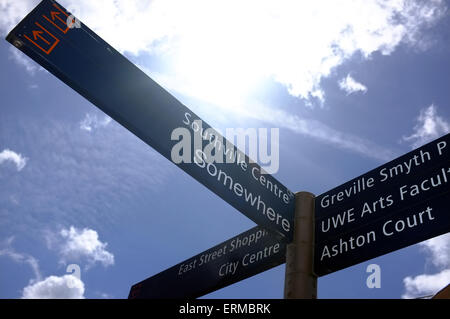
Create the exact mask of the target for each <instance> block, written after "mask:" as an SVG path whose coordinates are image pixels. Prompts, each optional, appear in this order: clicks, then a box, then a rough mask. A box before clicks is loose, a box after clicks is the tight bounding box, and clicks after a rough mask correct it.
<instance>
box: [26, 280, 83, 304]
mask: <svg viewBox="0 0 450 319" xmlns="http://www.w3.org/2000/svg"><path fill="white" fill-rule="evenodd" d="M22 298H23V299H84V283H83V282H82V281H81V280H80V279H79V278H77V277H76V276H74V275H64V276H61V277H58V276H50V277H47V278H45V279H44V280H42V281H38V282H34V283H30V285H28V286H26V287H25V288H24V289H23V292H22Z"/></svg>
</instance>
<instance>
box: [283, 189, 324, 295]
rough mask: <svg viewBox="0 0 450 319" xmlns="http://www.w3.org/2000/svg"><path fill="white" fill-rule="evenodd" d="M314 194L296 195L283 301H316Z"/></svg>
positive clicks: (300, 193) (287, 254)
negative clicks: (284, 299) (292, 234)
mask: <svg viewBox="0 0 450 319" xmlns="http://www.w3.org/2000/svg"><path fill="white" fill-rule="evenodd" d="M314 197H315V196H314V194H311V193H309V192H298V193H296V194H295V217H294V239H293V241H292V243H290V244H288V245H287V250H286V276H285V281H284V298H286V299H316V298H317V276H316V275H315V274H314V268H313V263H314Z"/></svg>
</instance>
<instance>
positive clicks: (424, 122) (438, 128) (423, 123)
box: [403, 104, 450, 149]
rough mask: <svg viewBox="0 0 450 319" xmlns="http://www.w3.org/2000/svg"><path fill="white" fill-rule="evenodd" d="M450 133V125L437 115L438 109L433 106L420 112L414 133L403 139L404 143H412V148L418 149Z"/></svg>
mask: <svg viewBox="0 0 450 319" xmlns="http://www.w3.org/2000/svg"><path fill="white" fill-rule="evenodd" d="M449 132H450V123H449V122H447V121H446V120H444V119H443V118H442V117H440V116H438V115H437V108H436V106H435V105H434V104H431V105H430V106H428V107H427V108H425V109H423V110H421V111H420V115H419V117H418V118H417V124H416V126H414V133H413V134H412V135H410V136H406V137H403V140H404V141H407V142H410V143H411V148H413V149H414V148H417V147H420V146H422V145H423V144H426V143H428V142H430V141H432V140H434V139H436V138H438V137H440V136H442V135H444V134H447V133H449Z"/></svg>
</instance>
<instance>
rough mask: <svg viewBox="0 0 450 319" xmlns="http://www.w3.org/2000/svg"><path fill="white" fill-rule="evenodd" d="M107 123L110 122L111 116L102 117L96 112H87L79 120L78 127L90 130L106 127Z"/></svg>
mask: <svg viewBox="0 0 450 319" xmlns="http://www.w3.org/2000/svg"><path fill="white" fill-rule="evenodd" d="M109 123H111V118H110V117H109V116H106V115H105V116H103V118H99V116H97V114H89V113H87V114H86V116H85V117H84V119H83V120H81V122H80V129H81V130H84V131H88V132H91V131H92V130H93V129H97V128H101V127H106V126H107V125H108V124H109Z"/></svg>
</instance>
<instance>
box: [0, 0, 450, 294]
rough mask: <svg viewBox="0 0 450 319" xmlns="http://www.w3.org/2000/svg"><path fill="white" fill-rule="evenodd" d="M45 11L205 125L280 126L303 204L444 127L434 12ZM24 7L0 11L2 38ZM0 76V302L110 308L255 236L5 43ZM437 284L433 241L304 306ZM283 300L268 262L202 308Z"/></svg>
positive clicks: (439, 253) (329, 8)
mask: <svg viewBox="0 0 450 319" xmlns="http://www.w3.org/2000/svg"><path fill="white" fill-rule="evenodd" d="M60 3H61V4H62V5H63V6H65V7H66V8H67V9H69V10H71V11H72V12H74V13H75V15H76V16H77V17H79V18H80V19H81V20H82V21H83V22H84V23H85V24H87V25H88V26H89V27H91V28H92V29H93V30H94V31H96V32H97V33H98V34H99V35H100V36H102V37H104V39H105V40H107V41H108V42H110V43H111V44H112V45H113V46H114V47H115V48H116V49H118V50H119V51H121V52H123V53H124V54H125V55H126V56H127V57H128V58H129V59H130V60H131V61H133V62H134V63H135V64H136V65H138V66H139V67H140V68H141V69H143V70H144V71H145V72H147V73H148V74H149V75H150V76H151V77H152V78H153V79H155V80H156V81H157V82H159V83H160V84H161V85H163V86H164V87H165V88H167V89H168V90H169V91H170V92H171V93H172V94H174V95H175V96H176V97H177V98H178V99H179V100H180V101H182V102H183V103H184V104H185V105H186V106H187V107H189V108H190V109H192V110H193V111H194V112H196V113H197V114H198V115H200V116H201V117H202V118H203V119H204V120H205V121H207V122H208V123H209V124H211V125H212V126H214V127H217V128H221V129H224V128H227V127H233V128H237V127H244V128H246V127H247V128H248V127H250V128H259V127H267V128H272V127H275V128H279V129H280V145H279V146H280V169H279V171H278V173H276V174H275V177H276V178H277V179H278V180H279V181H281V182H282V183H283V184H284V185H286V186H287V187H288V188H289V189H290V190H292V191H301V190H307V191H310V192H312V193H314V194H316V195H319V194H321V193H323V192H326V191H328V190H330V189H331V188H333V187H335V186H338V185H340V184H342V183H344V182H346V181H348V180H350V179H352V178H354V177H356V176H359V175H361V174H363V173H365V172H367V171H369V170H371V169H373V168H375V167H377V166H379V165H381V164H383V163H385V162H387V161H389V160H391V159H394V158H396V157H397V156H399V155H402V154H404V153H406V152H408V151H410V150H411V149H412V148H414V147H418V146H420V145H421V144H423V143H425V142H426V141H430V140H432V139H435V138H438V137H440V136H442V135H444V134H445V133H448V132H449V130H450V107H449V101H450V90H448V83H450V74H449V72H448V70H450V60H449V58H448V57H449V53H450V42H449V41H448V40H449V37H450V31H449V30H450V28H449V26H450V17H449V12H450V11H449V8H450V3H449V2H448V1H437V0H435V1H427V2H426V3H423V2H422V1H401V0H399V1H388V2H386V3H385V5H384V6H380V5H379V4H377V2H376V1H367V0H364V1H356V2H354V3H352V4H349V2H337V1H317V2H315V4H308V5H305V4H303V5H300V4H297V3H295V2H291V1H264V2H261V1H259V2H254V1H248V2H246V4H245V5H243V4H242V3H241V2H239V1H227V2H226V4H225V3H224V2H215V1H208V2H204V1H192V2H189V4H186V3H183V2H179V1H152V2H150V4H144V2H143V1H137V0H136V1H128V0H127V1H114V2H113V1H106V0H105V1H96V2H93V1H88V0H83V1H78V2H76V4H75V2H74V1H70V0H66V1H62V0H61V1H60ZM35 4H37V2H36V1H25V0H21V1H9V0H2V1H1V2H0V12H1V14H0V31H1V32H2V34H3V36H5V35H6V34H7V32H8V31H10V29H11V28H12V27H13V26H14V25H15V24H16V23H17V22H18V21H19V20H20V19H21V18H23V17H24V16H25V14H26V13H27V12H28V11H29V10H30V9H31V8H32V7H33V6H34V5H35ZM0 69H1V70H2V72H0V87H1V94H2V99H1V102H0V105H1V112H0V180H1V186H0V298H20V297H43V296H55V295H59V296H66V297H84V298H125V297H127V295H128V292H129V288H130V286H131V285H132V284H134V283H136V282H138V281H141V280H143V279H145V278H147V277H149V276H151V275H154V274H156V273H158V272H160V271H162V270H164V269H166V268H169V267H171V266H173V265H174V264H177V263H179V262H181V261H183V260H185V259H187V258H189V257H191V256H193V255H196V254H198V253H200V252H202V251H204V250H206V249H208V248H210V247H212V246H214V245H216V244H218V243H220V242H222V241H224V240H227V239H228V238H230V237H232V236H235V235H237V234H239V233H241V232H243V231H246V230H248V229H249V228H251V227H253V226H254V225H255V224H254V223H253V222H252V221H250V220H249V219H248V218H246V217H245V216H243V215H242V214H241V213H239V212H238V211H236V210H235V209H234V208H232V207H231V206H230V205H228V204H227V203H226V202H224V201H223V200H222V199H220V198H219V197H217V196H216V195H215V194H213V193H212V192H211V191H209V190H208V189H206V188H205V187H204V186H203V185H201V184H200V183H198V182H197V181H195V180H194V179H192V178H191V177H190V176H188V175H187V174H186V173H184V172H183V171H182V170H180V169H179V168H177V167H176V166H175V165H173V164H172V163H170V162H169V161H168V160H166V159H165V158H163V157H162V156H161V155H159V154H158V153H157V152H156V151H154V150H153V149H152V148H150V147H149V146H147V145H146V144H145V143H144V142H142V141H140V140H139V139H138V138H137V137H135V136H134V135H132V134H131V133H130V132H128V131H127V130H126V129H125V128H123V127H121V126H120V125H118V124H117V123H115V122H114V120H110V119H109V118H107V117H105V115H104V114H103V113H102V112H101V111H99V110H98V109H97V108H96V107H95V106H93V105H92V104H91V103H89V102H87V101H86V100H85V99H84V98H82V97H81V96H79V95H78V94H77V93H75V92H74V91H73V90H72V89H70V88H69V87H67V86H66V85H65V84H63V83H62V82H60V81H59V80H58V79H56V78H55V77H54V76H52V75H50V74H49V73H47V72H46V71H44V70H42V69H40V67H39V66H38V65H36V64H35V63H34V62H33V61H31V60H30V59H28V58H27V57H26V56H24V55H23V54H22V53H21V52H19V51H18V50H16V49H14V48H12V46H11V45H10V44H9V43H7V42H6V41H5V40H3V41H1V42H0ZM371 263H376V264H378V265H380V267H381V288H379V289H369V288H367V286H366V278H367V276H368V275H369V274H368V273H366V267H367V266H368V265H369V264H371ZM69 264H78V265H80V267H81V277H80V280H76V281H75V283H74V288H72V289H69V290H67V289H65V288H64V287H66V286H67V285H64V283H67V281H68V280H71V278H70V277H71V276H67V275H68V273H67V272H66V266H67V265H69ZM72 279H73V278H72ZM448 282H450V239H449V236H448V234H447V235H443V236H441V237H439V238H435V239H433V240H431V241H427V242H425V243H421V244H418V245H414V246H410V247H408V248H405V249H402V250H399V251H396V252H393V253H390V254H388V255H385V256H382V257H379V258H376V259H373V260H370V261H367V262H364V263H362V264H359V265H356V266H353V267H350V268H347V269H345V270H341V271H338V272H336V273H333V274H330V275H327V276H324V277H321V278H320V279H319V298H401V297H402V296H410V297H414V296H421V295H428V294H430V293H433V292H435V291H437V290H438V289H439V288H441V287H443V286H444V285H445V284H447V283H448ZM283 285H284V265H281V266H279V267H276V268H274V269H271V270H269V271H266V272H264V273H261V274H259V275H257V276H254V277H252V278H249V279H247V280H244V281H242V282H239V283H237V284H234V285H232V286H230V287H227V288H224V289H221V290H219V291H216V292H214V293H212V294H210V295H207V296H206V297H210V298H282V296H283Z"/></svg>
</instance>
